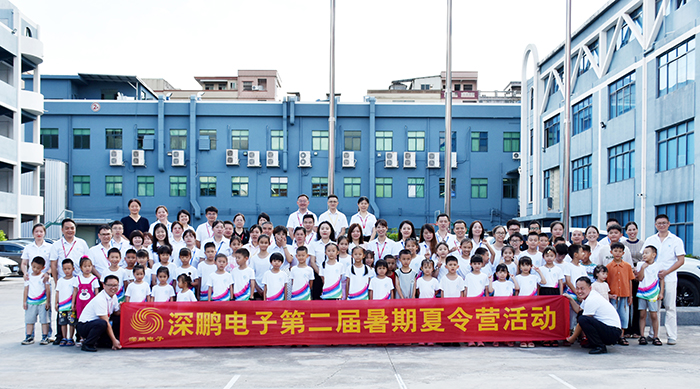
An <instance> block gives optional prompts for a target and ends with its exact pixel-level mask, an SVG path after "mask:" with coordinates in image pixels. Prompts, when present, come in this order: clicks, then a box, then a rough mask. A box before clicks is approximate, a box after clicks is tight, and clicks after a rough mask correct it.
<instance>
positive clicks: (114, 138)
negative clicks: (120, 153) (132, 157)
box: [105, 128, 124, 150]
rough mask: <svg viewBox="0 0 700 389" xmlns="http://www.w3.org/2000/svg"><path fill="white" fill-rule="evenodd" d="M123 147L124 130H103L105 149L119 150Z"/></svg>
mask: <svg viewBox="0 0 700 389" xmlns="http://www.w3.org/2000/svg"><path fill="white" fill-rule="evenodd" d="M110 146H112V147H110ZM123 147H124V130H122V129H121V128H105V149H107V150H121V149H122V148H123Z"/></svg>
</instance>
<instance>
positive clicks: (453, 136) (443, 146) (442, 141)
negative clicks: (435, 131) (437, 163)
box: [440, 131, 457, 153]
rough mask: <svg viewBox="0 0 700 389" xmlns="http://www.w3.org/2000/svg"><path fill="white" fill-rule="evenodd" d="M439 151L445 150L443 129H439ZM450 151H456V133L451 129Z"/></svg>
mask: <svg viewBox="0 0 700 389" xmlns="http://www.w3.org/2000/svg"><path fill="white" fill-rule="evenodd" d="M440 151H445V131H440ZM452 152H453V153H455V152H457V133H456V132H455V131H452Z"/></svg>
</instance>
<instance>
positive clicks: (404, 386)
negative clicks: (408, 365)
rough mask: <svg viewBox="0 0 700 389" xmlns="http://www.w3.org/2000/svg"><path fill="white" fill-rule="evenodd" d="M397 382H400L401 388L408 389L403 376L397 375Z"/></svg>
mask: <svg viewBox="0 0 700 389" xmlns="http://www.w3.org/2000/svg"><path fill="white" fill-rule="evenodd" d="M396 381H398V382H399V388H401V389H408V388H406V384H404V382H403V379H402V378H401V375H400V374H399V373H396Z"/></svg>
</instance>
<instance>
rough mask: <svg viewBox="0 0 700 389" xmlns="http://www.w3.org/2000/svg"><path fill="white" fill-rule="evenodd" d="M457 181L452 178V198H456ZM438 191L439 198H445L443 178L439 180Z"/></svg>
mask: <svg viewBox="0 0 700 389" xmlns="http://www.w3.org/2000/svg"><path fill="white" fill-rule="evenodd" d="M456 188H457V179H456V178H453V179H452V187H451V188H450V189H451V190H452V198H455V197H457V189H456ZM439 190H440V198H444V197H445V178H444V177H443V178H441V179H440V181H439Z"/></svg>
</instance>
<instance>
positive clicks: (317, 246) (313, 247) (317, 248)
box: [307, 239, 333, 267]
mask: <svg viewBox="0 0 700 389" xmlns="http://www.w3.org/2000/svg"><path fill="white" fill-rule="evenodd" d="M331 242H333V241H332V240H328V242H323V240H321V239H319V240H312V241H311V243H309V246H308V250H309V255H313V256H314V257H315V258H316V265H318V267H321V264H322V263H323V261H324V260H325V259H326V245H328V244H329V243H331ZM307 263H308V260H307Z"/></svg>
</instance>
